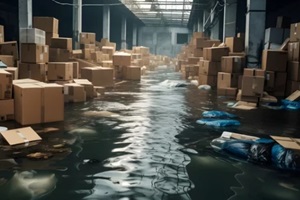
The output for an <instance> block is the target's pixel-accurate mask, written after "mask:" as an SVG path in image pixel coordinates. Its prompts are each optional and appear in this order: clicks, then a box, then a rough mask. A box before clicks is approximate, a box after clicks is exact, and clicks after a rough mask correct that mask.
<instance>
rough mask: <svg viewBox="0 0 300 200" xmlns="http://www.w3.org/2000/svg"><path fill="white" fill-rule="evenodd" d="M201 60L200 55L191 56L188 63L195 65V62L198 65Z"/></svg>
mask: <svg viewBox="0 0 300 200" xmlns="http://www.w3.org/2000/svg"><path fill="white" fill-rule="evenodd" d="M199 61H200V58H199V57H189V58H188V63H187V64H189V65H193V64H194V65H196V64H198V63H199Z"/></svg>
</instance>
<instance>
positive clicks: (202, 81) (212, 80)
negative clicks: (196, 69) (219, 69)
mask: <svg viewBox="0 0 300 200" xmlns="http://www.w3.org/2000/svg"><path fill="white" fill-rule="evenodd" d="M217 81H218V79H217V76H207V75H202V74H199V76H198V83H199V85H210V86H211V87H216V86H217Z"/></svg>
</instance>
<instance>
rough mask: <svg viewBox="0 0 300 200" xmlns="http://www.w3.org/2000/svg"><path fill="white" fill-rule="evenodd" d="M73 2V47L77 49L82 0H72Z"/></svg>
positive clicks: (80, 26)
mask: <svg viewBox="0 0 300 200" xmlns="http://www.w3.org/2000/svg"><path fill="white" fill-rule="evenodd" d="M73 4H74V6H73V47H74V49H79V48H80V44H79V42H80V41H79V40H80V38H79V37H80V33H81V32H82V0H73Z"/></svg>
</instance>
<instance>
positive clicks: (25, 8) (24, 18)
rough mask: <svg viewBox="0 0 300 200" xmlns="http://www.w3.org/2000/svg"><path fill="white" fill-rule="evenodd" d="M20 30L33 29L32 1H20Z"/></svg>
mask: <svg viewBox="0 0 300 200" xmlns="http://www.w3.org/2000/svg"><path fill="white" fill-rule="evenodd" d="M19 28H32V0H19Z"/></svg>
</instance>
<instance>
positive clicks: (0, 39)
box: [0, 25, 4, 43]
mask: <svg viewBox="0 0 300 200" xmlns="http://www.w3.org/2000/svg"><path fill="white" fill-rule="evenodd" d="M1 42H4V26H2V25H0V43H1Z"/></svg>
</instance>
